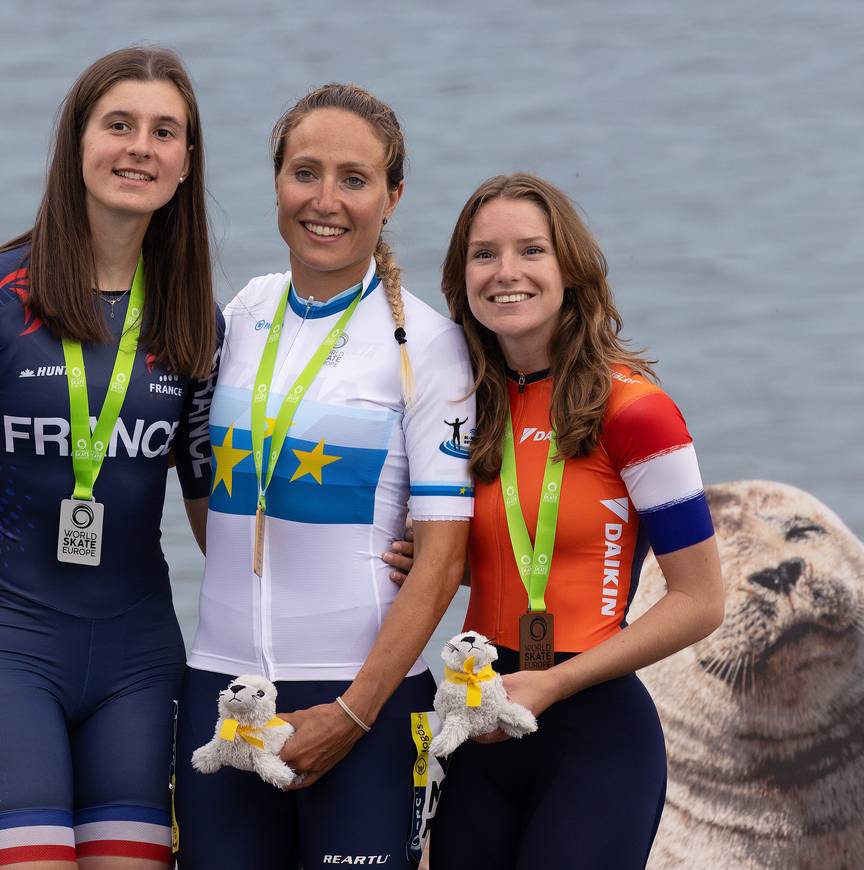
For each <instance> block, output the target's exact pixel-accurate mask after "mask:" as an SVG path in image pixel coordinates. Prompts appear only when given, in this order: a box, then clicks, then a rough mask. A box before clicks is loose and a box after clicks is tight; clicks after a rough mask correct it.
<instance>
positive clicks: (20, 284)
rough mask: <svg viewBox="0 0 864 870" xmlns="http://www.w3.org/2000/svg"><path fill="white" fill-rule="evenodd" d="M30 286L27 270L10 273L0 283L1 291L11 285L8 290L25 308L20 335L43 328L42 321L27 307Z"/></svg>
mask: <svg viewBox="0 0 864 870" xmlns="http://www.w3.org/2000/svg"><path fill="white" fill-rule="evenodd" d="M29 284H30V281H29V278H28V275H27V270H26V269H18V271H17V272H10V274H8V275H7V276H6V277H5V278H4V279H3V280H2V281H0V290H2V289H3V288H4V287H6V286H7V285H10V286H9V288H8V289H9V290H11V291H12V292H13V293H14V294H15V295H16V296H17V297H18V298H19V299H20V300H21V304H22V305H23V306H24V329H23V330H21V332H19V333H18V335H30V334H31V333H34V332H36V330H37V329H39V327H40V326H42V321H41V320H40V319H39V318H38V317H36V316H35V315H34V314H33V311H32V310H31V309H30V307H29V306H28V305H27V303H28V302H29V301H30V293H29V291H28V290H27V287H28V286H29Z"/></svg>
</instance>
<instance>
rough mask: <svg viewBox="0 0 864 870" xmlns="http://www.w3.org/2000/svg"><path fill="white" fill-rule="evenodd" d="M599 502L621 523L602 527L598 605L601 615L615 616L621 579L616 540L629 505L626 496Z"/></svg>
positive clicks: (618, 548) (626, 515) (619, 549)
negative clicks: (602, 543)
mask: <svg viewBox="0 0 864 870" xmlns="http://www.w3.org/2000/svg"><path fill="white" fill-rule="evenodd" d="M600 504H602V505H603V507H605V508H607V509H608V510H610V511H612V513H613V514H615V516H617V517H618V519H620V520H623V521H624V522H623V523H606V525H605V528H604V533H605V535H604V544H605V546H606V552H605V554H604V556H603V585H602V587H601V593H602V596H603V603H602V605H601V606H600V615H601V616H615V610H616V608H617V606H618V589H619V588H620V586H619V581H620V579H621V576H620V571H621V560H620V559H619V558H618V557H619V556H620V555H621V545H620V544H619V543H618V541H620V540H621V536H622V535H623V534H624V523H627V522H629V521H630V520H629V516H630V507H629V504H628V501H627V499H626V498H609V499H601V500H600Z"/></svg>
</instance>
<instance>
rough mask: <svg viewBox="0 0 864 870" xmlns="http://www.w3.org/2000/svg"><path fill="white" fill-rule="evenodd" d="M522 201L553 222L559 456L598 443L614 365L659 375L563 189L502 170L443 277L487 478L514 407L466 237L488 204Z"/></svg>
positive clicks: (474, 450) (465, 227)
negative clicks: (638, 348) (633, 335)
mask: <svg viewBox="0 0 864 870" xmlns="http://www.w3.org/2000/svg"><path fill="white" fill-rule="evenodd" d="M497 198H507V199H524V200H528V201H529V202H533V203H535V204H536V205H537V206H539V207H540V209H541V210H542V211H543V213H544V214H545V215H546V218H547V219H548V221H549V228H550V232H551V235H552V244H553V247H554V249H555V255H556V257H557V258H558V265H559V267H560V269H561V275H562V277H563V280H564V288H565V289H564V299H563V302H562V303H561V311H560V316H559V320H558V325H557V327H556V328H555V332H554V334H553V336H552V339H551V340H550V342H549V359H550V362H551V375H552V408H551V412H550V423H551V424H552V425H553V426H554V428H555V433H556V437H557V439H558V456H559V457H575V456H586V455H588V454H589V453H591V452H592V451H593V450H594V449H595V448H596V447H597V443H598V441H599V440H600V434H601V430H602V426H603V414H604V411H605V408H606V402H607V401H608V399H609V394H610V392H611V390H612V370H611V367H612V366H613V365H615V364H624V365H626V366H629V367H630V369H631V370H632V371H635V372H639V373H641V374H644V375H646V376H648V377H650V378H653V377H654V373H653V370H652V369H651V362H653V360H652V361H649V360H646V359H644V358H643V357H642V356H640V355H639V354H638V353H634V352H632V351H629V350H627V348H626V347H625V346H624V345H625V342H624V340H623V339H621V338H619V337H618V333H619V332H620V331H621V316H620V315H619V314H618V310H617V309H616V308H615V303H614V301H613V299H612V291H611V290H610V288H609V285H608V284H607V282H606V273H607V266H606V258H605V257H604V256H603V252H602V251H601V250H600V247H599V245H598V244H597V242H596V241H595V239H594V238H593V236H592V235H591V233H590V232H588V229H587V228H586V227H585V224H584V223H583V222H582V220H581V219H580V217H579V214H578V213H577V211H576V209H575V207H574V206H573V204H572V203H571V202H570V200H569V199H568V198H567V196H566V194H564V193H563V192H562V191H561V190H559V189H558V188H557V187H555V186H554V185H552V184H550V183H549V182H548V181H544V180H543V179H542V178H537V177H536V176H534V175H528V174H525V173H517V174H515V175H498V176H496V177H495V178H490V179H489V180H488V181H485V182H483V184H481V185H480V187H478V188H477V190H475V191H474V193H472V194H471V196H470V197H469V198H468V202H467V203H465V206H464V208H463V209H462V212H461V213H460V215H459V219H458V220H457V221H456V226H455V228H454V229H453V235H452V237H451V239H450V246H449V248H448V250H447V257H446V259H445V260H444V270H443V275H442V280H441V285H442V289H443V291H444V296H445V297H446V299H447V305H448V306H449V307H450V316H451V317H452V318H453V320H454V321H456V323H459V324H461V325H462V328H463V329H464V330H465V337H466V339H467V341H468V349H469V352H470V354H471V361H472V364H473V366H474V375H475V381H474V389H475V391H476V393H477V432H476V435H475V437H474V439H473V441H472V442H471V469H472V471H473V472H474V474H475V475H476V476H477V477H478V478H479V479H480V480H483V481H487V482H488V481H491V480H492V479H494V477H495V476H496V475H497V474H498V472H499V470H500V468H501V440H502V438H503V437H504V425H505V422H506V419H507V414H509V412H510V410H509V409H510V404H509V400H508V397H507V373H506V365H505V362H504V356H503V354H502V352H501V348H500V346H499V344H498V339H497V338H496V336H495V334H494V333H493V332H491V331H490V330H489V329H487V328H486V327H485V326H483V324H482V323H480V322H479V321H478V320H477V318H475V317H474V315H473V313H472V312H471V309H470V308H469V306H468V296H467V292H466V287H465V266H466V264H467V251H468V235H469V232H470V230H471V224H472V222H473V220H474V217H475V215H476V214H477V212H478V211H479V210H480V209H481V207H482V206H483V205H484V204H485V203H487V202H489V201H490V200H493V199H497Z"/></svg>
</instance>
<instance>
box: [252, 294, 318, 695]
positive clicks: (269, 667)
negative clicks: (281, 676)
mask: <svg viewBox="0 0 864 870" xmlns="http://www.w3.org/2000/svg"><path fill="white" fill-rule="evenodd" d="M314 301H315V297H314V296H310V297H309V298H308V299H307V300H306V310H305V311H304V312H303V317H302V319H301V320H300V325H299V326H298V327H297V329H296V330H295V331H294V335H293V336H291V343H290V344H289V345H288V347H287V348H286V349H285V357H284V360H283V366H285V365H287V364H288V357H289V356H290V354H291V351H292V350H293V349H294V344H295V343H296V341H297V338H298V336H299V335H300V332H301V331H302V330H303V327H304V326H305V325H306V321H307V320H308V319H309V312H310V311H311V310H312V303H313V302H314ZM280 374H281V372H280ZM267 525H268V526H269V525H270V524H269V523H268V524H267ZM265 535H268V532H267V528H266V527H265ZM268 536H269V535H268ZM268 568H269V564H267V563H266V562H265V567H264V570H263V571H262V572H261V577H259V578H258V594H259V607H258V612H259V614H260V617H259V618H260V625H259V626H258V629H259V632H260V635H261V649H260V650H259V651H258V652H259V658H260V660H261V671H262V673H263V674H264V675H265V676H266V677H267V679H268V680H271V681H272V680H275V679H276V665H275V663H274V661H273V619H272V616H271V612H272V608H271V598H272V589H271V585H270V571H269V570H268Z"/></svg>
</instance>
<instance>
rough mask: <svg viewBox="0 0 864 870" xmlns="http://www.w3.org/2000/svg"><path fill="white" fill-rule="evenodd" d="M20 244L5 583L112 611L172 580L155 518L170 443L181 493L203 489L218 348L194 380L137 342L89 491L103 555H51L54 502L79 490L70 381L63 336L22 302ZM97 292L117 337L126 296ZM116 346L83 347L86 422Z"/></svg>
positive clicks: (6, 462) (6, 464) (9, 290)
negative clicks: (205, 372)
mask: <svg viewBox="0 0 864 870" xmlns="http://www.w3.org/2000/svg"><path fill="white" fill-rule="evenodd" d="M27 253H28V252H27V249H26V248H18V249H15V250H12V251H7V252H5V253H2V254H0V410H2V417H3V419H2V430H0V587H2V588H5V589H8V590H10V591H12V592H15V593H17V594H19V595H22V596H24V597H26V598H29V599H31V600H33V601H38V602H40V603H42V604H45V605H47V606H49V607H53V608H55V609H57V610H60V611H63V612H65V613H69V614H72V615H75V616H83V617H90V618H97V617H103V616H112V615H115V614H117V613H120V612H122V611H124V610H126V609H128V608H129V607H132V606H133V605H134V604H136V603H137V602H139V601H140V600H141V599H143V598H144V597H145V596H146V595H148V594H151V593H153V592H155V591H158V590H160V589H166V590H167V589H168V588H169V585H168V566H167V564H166V562H165V558H164V556H163V555H162V549H161V546H160V529H159V526H160V522H161V519H162V504H163V501H164V497H165V480H166V472H167V468H168V462H169V453H170V452H173V454H174V457H175V459H176V464H177V473H178V476H179V478H180V483H181V486H182V489H183V494H184V496H185V497H186V498H199V497H203V496H207V495H208V494H209V490H210V444H209V439H208V429H207V424H208V416H209V411H210V400H211V396H212V392H213V386H214V384H215V380H216V368H217V365H218V352H217V354H216V356H215V357H214V367H213V372H212V373H211V376H210V378H209V379H208V380H206V381H195V380H191V379H189V378H186V377H183V376H181V375H176V374H173V373H170V372H168V371H166V370H165V369H163V368H161V367H160V366H158V365H156V364H155V362H154V358H153V356H152V355H151V354H149V353H148V352H147V349H146V348H139V349H138V352H137V353H136V356H135V361H134V364H133V368H132V376H131V378H130V382H129V387H128V390H127V393H126V398H125V401H124V403H123V408H122V411H121V414H120V418H119V420H118V422H117V426H116V427H115V430H114V433H113V435H112V437H111V441H110V447H109V450H108V453H107V455H106V457H105V460H104V462H103V464H102V470H101V472H100V474H99V477H98V479H97V481H96V485H95V488H94V492H93V495H94V498H95V499H96V500H97V501H99V502H101V503H102V504H103V505H104V508H105V513H104V527H103V533H104V539H103V544H102V561H101V564H100V565H99V566H98V567H91V566H84V565H73V564H67V563H61V562H58V561H57V532H58V521H59V510H60V502H61V501H62V500H63V499H65V498H70V497H71V495H72V490H73V488H74V475H73V471H72V459H71V457H70V453H69V448H70V443H69V442H70V435H69V390H68V385H67V381H66V367H65V362H64V358H63V347H62V344H61V342H60V340H59V339H58V338H57V337H56V336H54V335H53V334H52V333H51V332H50V331H49V330H48V328H47V327H46V326H45V325H44V324H43V323H41V322H40V320H39V319H38V317H37V316H36V315H35V314H34V313H33V311H32V310H31V309H30V308H28V306H27V298H28V278H27ZM109 300H112V301H113V302H114V304H113V306H112V305H111V302H110V301H109ZM103 301H104V308H105V313H106V318H105V322H106V324H107V325H108V327H109V330H110V331H111V332H112V333H113V334H114V335H115V336H116V337H118V339H119V335H120V331H121V329H122V327H123V320H124V318H125V316H126V308H127V306H128V303H129V296H128V294H126V295H125V296H122V297H121V296H120V295H119V294H115V295H113V296H110V295H105V298H104V299H103ZM112 307H113V308H114V309H115V310H114V311H113V317H111V316H110V315H111V313H112V312H111V308H112ZM218 317H219V322H220V324H219V330H220V333H221V331H222V328H223V325H222V318H221V314H219V315H218ZM116 354H117V346H116V344H85V345H84V364H85V369H86V375H87V393H88V399H89V403H90V417H91V426H93V425H95V420H96V418H97V417H98V415H99V412H100V410H101V408H102V403H103V401H104V398H105V393H106V391H107V388H108V382H109V380H110V378H111V372H112V370H113V367H114V361H115V358H116Z"/></svg>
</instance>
